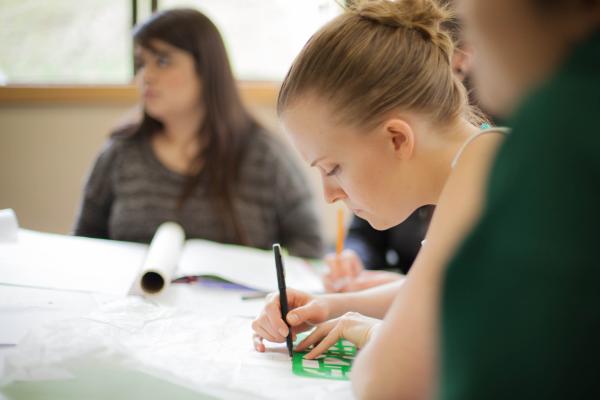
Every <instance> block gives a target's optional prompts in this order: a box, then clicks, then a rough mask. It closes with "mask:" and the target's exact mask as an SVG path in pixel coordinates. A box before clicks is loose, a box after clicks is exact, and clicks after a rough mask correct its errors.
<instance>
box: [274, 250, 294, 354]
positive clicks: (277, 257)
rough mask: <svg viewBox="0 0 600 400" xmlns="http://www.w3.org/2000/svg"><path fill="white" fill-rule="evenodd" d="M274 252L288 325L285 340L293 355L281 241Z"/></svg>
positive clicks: (283, 314)
mask: <svg viewBox="0 0 600 400" xmlns="http://www.w3.org/2000/svg"><path fill="white" fill-rule="evenodd" d="M273 253H274V254H275V268H276V270H277V286H278V287H279V306H280V307H281V319H283V322H285V324H286V325H287V327H288V335H287V337H286V338H285V342H286V344H287V348H288V352H289V353H290V357H292V346H293V344H292V328H291V327H290V324H288V322H287V319H286V318H287V313H288V301H287V292H286V290H285V271H284V269H283V260H282V258H281V246H280V245H279V243H275V244H274V245H273Z"/></svg>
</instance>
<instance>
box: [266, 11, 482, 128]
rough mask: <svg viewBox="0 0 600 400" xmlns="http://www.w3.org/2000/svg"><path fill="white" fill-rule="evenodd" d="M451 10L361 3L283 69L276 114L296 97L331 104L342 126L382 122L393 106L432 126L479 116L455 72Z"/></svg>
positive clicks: (313, 40) (327, 26)
mask: <svg viewBox="0 0 600 400" xmlns="http://www.w3.org/2000/svg"><path fill="white" fill-rule="evenodd" d="M451 17H452V13H451V11H450V10H449V9H448V8H447V7H444V6H441V5H439V4H438V3H436V2H435V1H434V0H396V1H391V0H359V1H356V2H353V3H352V4H350V5H349V6H347V7H346V10H345V12H344V13H343V14H341V15H339V16H338V17H337V18H335V19H334V20H332V21H331V22H329V23H328V24H327V25H325V26H324V27H323V28H321V29H320V30H319V31H318V32H317V33H315V34H314V35H313V36H312V38H311V39H310V40H309V41H308V43H307V44H306V45H305V47H304V48H303V49H302V51H301V52H300V54H299V55H298V56H297V57H296V59H295V61H294V63H293V64H292V66H291V68H290V70H289V71H288V73H287V75H286V77H285V79H284V81H283V84H282V86H281V90H280V92H279V97H278V99H277V111H278V113H279V114H280V115H281V114H282V113H283V112H284V111H285V109H286V108H287V107H288V106H290V105H291V104H292V103H293V102H294V101H296V100H297V99H298V98H299V97H300V96H301V95H306V94H313V95H316V96H317V97H319V98H322V99H324V100H327V101H330V102H331V104H332V105H333V107H334V111H335V114H336V115H338V116H339V117H340V120H343V121H344V122H345V123H350V124H356V125H359V126H361V125H368V124H374V123H379V120H380V119H381V118H382V117H383V116H384V115H385V114H386V113H388V112H390V111H391V110H395V109H402V110H407V111H416V112H419V113H424V114H425V115H427V116H428V117H430V118H432V120H433V121H434V122H436V123H446V122H449V121H452V120H454V119H455V118H457V117H460V116H464V117H466V118H467V119H469V120H471V121H472V122H474V123H476V122H477V121H473V120H474V119H477V118H476V117H474V115H475V114H474V113H472V112H471V108H470V107H469V104H468V97H467V93H466V90H465V88H464V86H463V84H462V82H460V80H459V79H458V78H457V77H456V76H455V75H454V74H453V71H452V67H451V57H452V54H453V52H454V45H453V41H452V38H451V37H450V35H449V33H448V32H447V30H446V29H444V27H443V26H442V25H443V24H444V23H445V22H447V21H449V20H450V19H451Z"/></svg>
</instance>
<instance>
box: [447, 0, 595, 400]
mask: <svg viewBox="0 0 600 400" xmlns="http://www.w3.org/2000/svg"><path fill="white" fill-rule="evenodd" d="M461 7H462V11H463V12H464V17H465V20H466V23H467V26H468V27H469V29H470V33H471V38H470V40H471V43H472V44H473V45H474V47H475V51H476V53H477V54H478V60H477V62H478V63H479V65H477V66H476V68H475V80H476V85H477V87H478V89H479V92H480V99H481V100H482V101H483V102H484V105H485V106H486V107H487V108H488V109H490V110H492V111H495V112H497V113H500V114H502V115H504V116H506V117H508V121H509V125H510V126H511V127H512V128H513V131H512V133H511V135H510V136H509V137H508V139H507V140H506V141H505V142H504V144H503V145H502V146H501V148H500V150H499V153H498V154H497V157H496V160H495V163H494V165H493V167H492V169H491V174H490V177H489V179H488V185H487V191H486V196H485V201H484V207H483V211H482V215H481V218H480V220H479V222H478V223H477V224H476V225H475V227H474V228H473V230H472V231H471V232H470V234H469V235H468V236H467V238H466V240H465V241H464V242H463V243H462V245H461V246H460V247H459V249H458V251H457V253H456V254H455V256H454V258H453V261H452V262H451V263H450V264H449V266H448V268H447V269H446V276H445V281H444V284H443V289H442V297H441V305H442V321H441V334H442V336H441V373H440V377H441V386H440V397H441V398H442V399H444V400H454V399H460V400H469V399H487V400H493V399H584V398H585V399H598V398H600V379H599V378H600V366H599V360H600V258H599V251H598V237H599V236H598V226H600V206H599V205H600V188H599V183H600V128H598V124H597V122H596V121H597V118H598V114H599V113H600V2H598V1H583V0H581V1H573V0H554V1H539V0H538V1H534V0H527V1H523V0H488V1H486V2H481V1H475V0H462V1H461Z"/></svg>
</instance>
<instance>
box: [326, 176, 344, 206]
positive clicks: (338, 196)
mask: <svg viewBox="0 0 600 400" xmlns="http://www.w3.org/2000/svg"><path fill="white" fill-rule="evenodd" d="M322 179H323V196H325V201H326V202H328V203H335V202H336V201H338V200H344V199H347V198H348V196H347V195H346V192H344V189H342V187H341V186H340V185H338V183H337V182H336V181H335V179H332V178H327V177H324V178H322Z"/></svg>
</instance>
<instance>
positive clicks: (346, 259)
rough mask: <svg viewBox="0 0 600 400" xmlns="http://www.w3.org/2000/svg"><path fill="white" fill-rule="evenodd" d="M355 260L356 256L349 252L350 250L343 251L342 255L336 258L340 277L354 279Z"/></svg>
mask: <svg viewBox="0 0 600 400" xmlns="http://www.w3.org/2000/svg"><path fill="white" fill-rule="evenodd" d="M356 259H357V256H356V254H355V253H354V252H353V251H351V250H345V251H344V252H343V253H342V254H340V256H339V257H338V260H339V261H338V262H339V269H340V271H339V273H340V275H341V276H345V277H354V276H356V273H355V269H356V267H355V265H356Z"/></svg>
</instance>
